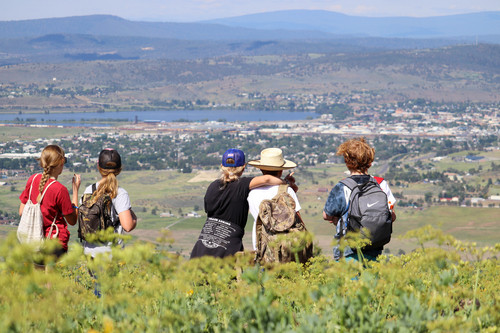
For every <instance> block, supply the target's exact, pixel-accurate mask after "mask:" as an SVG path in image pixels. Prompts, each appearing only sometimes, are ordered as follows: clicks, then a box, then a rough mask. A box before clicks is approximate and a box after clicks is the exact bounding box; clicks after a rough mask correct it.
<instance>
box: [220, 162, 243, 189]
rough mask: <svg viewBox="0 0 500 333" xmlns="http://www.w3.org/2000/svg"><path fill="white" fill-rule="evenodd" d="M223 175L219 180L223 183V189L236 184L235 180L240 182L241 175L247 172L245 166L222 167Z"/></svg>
mask: <svg viewBox="0 0 500 333" xmlns="http://www.w3.org/2000/svg"><path fill="white" fill-rule="evenodd" d="M220 169H221V174H220V176H219V180H220V182H221V183H222V186H221V189H223V188H225V187H226V185H227V183H230V182H234V181H235V180H238V179H239V178H240V177H241V175H242V174H243V171H244V170H245V166H244V165H243V166H239V167H225V166H221V167H220Z"/></svg>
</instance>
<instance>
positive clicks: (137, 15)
mask: <svg viewBox="0 0 500 333" xmlns="http://www.w3.org/2000/svg"><path fill="white" fill-rule="evenodd" d="M0 1H1V4H0V21H8V20H24V19H34V18H49V17H64V16H77V15H91V14H111V15H117V16H120V17H123V18H126V19H130V20H147V21H170V22H192V21H198V20H206V19H214V18H222V17H231V16H240V15H245V14H253V13H262V12H268V11H276V10H286V9H322V10H329V11H334V12H340V13H344V14H348V15H357V16H377V17H384V16H414V17H425V16H441V15H452V14H464V13H474V12H481V11H500V0H245V1H241V0H0Z"/></svg>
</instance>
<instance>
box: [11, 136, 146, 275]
mask: <svg viewBox="0 0 500 333" xmlns="http://www.w3.org/2000/svg"><path fill="white" fill-rule="evenodd" d="M38 161H39V164H40V167H41V168H42V169H43V172H42V174H34V175H32V176H31V177H29V179H28V181H27V183H26V187H25V189H24V191H23V192H22V193H21V195H20V196H19V199H20V200H21V205H20V207H19V215H20V216H21V221H20V223H19V227H18V230H17V236H18V239H19V241H20V242H22V243H35V244H36V246H37V247H38V248H40V250H41V251H42V252H44V253H45V254H50V255H54V256H55V257H56V258H58V257H60V256H61V255H63V254H64V253H66V252H67V251H68V241H69V237H70V232H69V230H68V224H69V225H75V224H76V223H77V222H78V224H79V236H80V239H81V241H82V245H83V248H84V253H85V254H88V255H91V256H92V257H94V256H95V255H96V254H97V253H103V252H110V251H111V245H112V244H111V243H110V242H99V241H97V242H93V241H90V240H88V239H86V237H87V236H88V235H89V234H93V233H96V232H97V231H98V230H101V229H106V228H108V227H112V228H113V229H114V231H115V232H116V233H120V234H121V233H123V231H131V230H133V229H134V228H135V226H136V223H137V218H136V216H135V214H134V212H133V211H132V208H131V204H130V199H129V196H128V193H127V191H126V190H125V189H123V188H121V187H119V186H118V180H117V179H116V176H118V175H119V174H120V172H121V170H122V164H121V158H120V155H119V154H118V152H117V151H116V150H114V149H109V148H108V149H104V150H102V151H101V153H100V154H99V159H98V163H97V169H98V171H99V173H100V175H101V179H100V181H98V182H97V183H95V184H92V185H90V186H89V187H87V188H86V189H85V191H84V196H83V197H82V199H81V200H80V201H79V200H78V190H79V188H80V184H81V177H80V175H77V174H75V175H74V176H73V179H72V190H73V193H72V197H71V198H70V196H69V191H68V189H67V188H66V187H65V186H64V185H62V184H61V183H59V182H58V181H57V178H58V177H59V175H60V174H61V173H62V171H63V169H64V164H65V163H66V161H67V159H66V157H65V154H64V150H63V149H62V148H61V147H59V146H57V145H49V146H47V147H45V148H44V149H43V151H42V154H41V156H40V158H39V159H38ZM79 204H80V206H79ZM45 239H57V240H58V245H59V246H55V247H54V248H45V247H44V246H42V245H43V241H44V240H45ZM94 239H95V238H94ZM36 264H39V265H43V264H44V263H43V262H40V263H36Z"/></svg>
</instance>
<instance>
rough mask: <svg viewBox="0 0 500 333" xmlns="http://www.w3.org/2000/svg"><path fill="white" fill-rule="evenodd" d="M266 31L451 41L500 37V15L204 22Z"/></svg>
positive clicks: (302, 16) (316, 13) (299, 16)
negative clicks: (298, 31)
mask: <svg viewBox="0 0 500 333" xmlns="http://www.w3.org/2000/svg"><path fill="white" fill-rule="evenodd" d="M203 23H217V24H223V25H227V26H232V27H240V28H241V27H243V28H249V29H265V30H276V29H286V30H312V31H319V32H326V33H332V34H337V35H356V36H366V37H388V38H394V37H398V38H436V37H439V38H443V37H446V38H449V37H461V36H478V35H479V36H482V35H498V34H500V12H498V11H497V12H479V13H471V14H460V15H449V16H435V17H423V18H417V17H361V16H350V15H345V14H341V13H336V12H330V11H324V10H286V11H276V12H268V13H261V14H251V15H244V16H238V17H230V18H222V19H216V20H208V21H203Z"/></svg>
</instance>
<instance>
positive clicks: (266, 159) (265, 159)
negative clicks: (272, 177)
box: [248, 148, 297, 171]
mask: <svg viewBox="0 0 500 333" xmlns="http://www.w3.org/2000/svg"><path fill="white" fill-rule="evenodd" d="M248 164H250V165H251V166H254V167H256V168H259V169H261V170H267V171H279V170H287V169H292V168H295V167H296V166H297V164H295V163H294V162H292V161H288V160H285V159H284V158H283V152H282V151H281V149H279V148H267V149H264V150H263V151H261V152H260V160H253V161H249V162H248Z"/></svg>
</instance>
